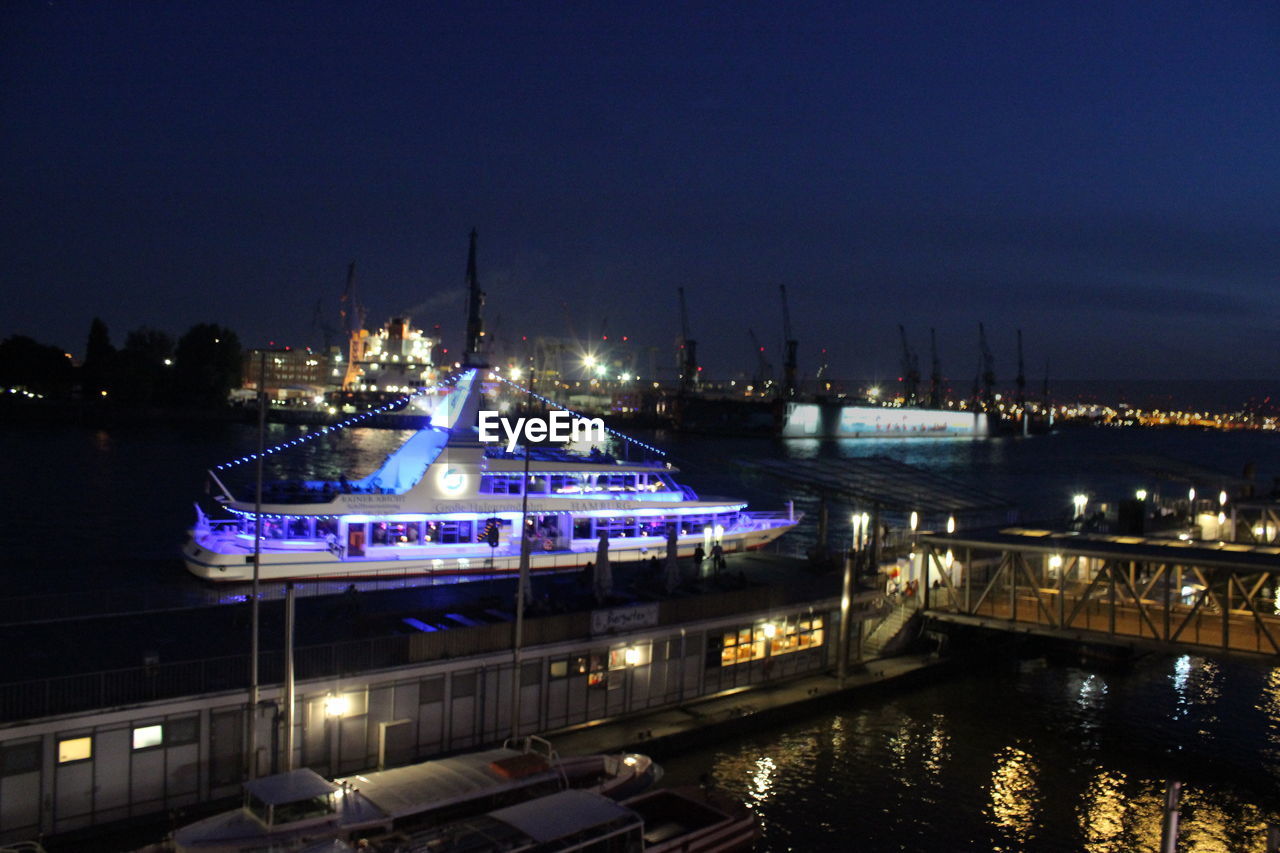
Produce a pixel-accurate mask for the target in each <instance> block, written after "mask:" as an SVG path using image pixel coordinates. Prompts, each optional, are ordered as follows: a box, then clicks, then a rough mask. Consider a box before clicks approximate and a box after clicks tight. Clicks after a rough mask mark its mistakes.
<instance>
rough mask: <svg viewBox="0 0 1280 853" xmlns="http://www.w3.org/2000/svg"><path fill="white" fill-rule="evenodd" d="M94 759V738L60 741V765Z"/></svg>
mask: <svg viewBox="0 0 1280 853" xmlns="http://www.w3.org/2000/svg"><path fill="white" fill-rule="evenodd" d="M90 758H93V737H92V736H85V737H73V738H67V739H66V740H60V741H58V763H59V764H69V763H70V762H72V761H87V760H89V759H90Z"/></svg>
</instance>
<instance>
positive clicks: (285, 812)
mask: <svg viewBox="0 0 1280 853" xmlns="http://www.w3.org/2000/svg"><path fill="white" fill-rule="evenodd" d="M332 811H333V796H332V795H326V796H323V797H312V798H311V799H309V800H298V801H296V802H292V803H281V804H280V805H278V806H276V807H275V808H274V809H272V815H271V823H272V825H280V824H285V823H293V822H294V821H296V820H305V819H306V818H309V817H320V816H321V815H327V814H329V813H330V812H332Z"/></svg>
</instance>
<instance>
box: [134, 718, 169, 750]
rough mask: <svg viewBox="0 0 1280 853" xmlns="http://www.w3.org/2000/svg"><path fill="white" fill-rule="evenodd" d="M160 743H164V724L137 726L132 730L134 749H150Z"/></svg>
mask: <svg viewBox="0 0 1280 853" xmlns="http://www.w3.org/2000/svg"><path fill="white" fill-rule="evenodd" d="M162 744H164V726H163V725H161V724H159V723H157V724H156V725H154V726H138V727H137V728H135V729H134V730H133V748H134V749H135V750H138V749H151V748H152V747H156V746H161V745H162Z"/></svg>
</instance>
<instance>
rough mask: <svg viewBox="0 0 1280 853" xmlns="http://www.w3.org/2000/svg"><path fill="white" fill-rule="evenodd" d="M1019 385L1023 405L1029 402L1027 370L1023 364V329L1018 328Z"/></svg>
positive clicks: (1020, 403)
mask: <svg viewBox="0 0 1280 853" xmlns="http://www.w3.org/2000/svg"><path fill="white" fill-rule="evenodd" d="M1016 383H1017V386H1018V397H1017V400H1018V406H1019V407H1021V406H1023V405H1025V404H1026V402H1027V372H1026V370H1025V369H1023V365H1022V330H1021V329H1019V330H1018V378H1017V380H1016Z"/></svg>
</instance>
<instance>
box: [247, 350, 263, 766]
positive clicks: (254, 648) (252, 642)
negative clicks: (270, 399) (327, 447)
mask: <svg viewBox="0 0 1280 853" xmlns="http://www.w3.org/2000/svg"><path fill="white" fill-rule="evenodd" d="M266 447H267V351H266V350H259V352H258V465H257V487H256V490H255V491H254V497H253V592H252V600H251V601H250V604H249V607H250V614H251V615H250V617H249V622H250V625H251V627H250V629H249V721H248V722H249V724H248V725H247V726H245V736H246V737H247V739H248V741H249V749H248V753H249V755H248V760H249V768H248V775H249V778H250V779H256V778H257V776H258V678H259V674H258V583H259V577H260V574H261V570H262V460H263V457H264V456H266Z"/></svg>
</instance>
